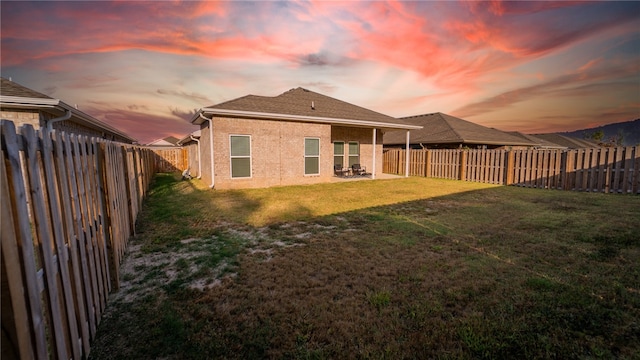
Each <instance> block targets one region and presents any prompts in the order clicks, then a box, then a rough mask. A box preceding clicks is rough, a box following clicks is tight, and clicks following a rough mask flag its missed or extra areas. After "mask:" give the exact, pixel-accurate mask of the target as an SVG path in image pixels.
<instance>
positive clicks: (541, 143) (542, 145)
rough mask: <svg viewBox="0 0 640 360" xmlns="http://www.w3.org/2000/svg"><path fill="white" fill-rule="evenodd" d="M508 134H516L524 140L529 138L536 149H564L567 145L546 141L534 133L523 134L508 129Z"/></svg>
mask: <svg viewBox="0 0 640 360" xmlns="http://www.w3.org/2000/svg"><path fill="white" fill-rule="evenodd" d="M509 134H511V135H513V136H517V137H520V138H523V139H526V140H529V141H531V142H533V143H536V146H535V148H536V149H544V150H565V149H566V148H567V147H566V146H562V145H558V144H556V143H552V142H550V141H547V140H545V139H543V138H539V137H536V136H534V135H529V134H523V133H521V132H518V131H510V132H509Z"/></svg>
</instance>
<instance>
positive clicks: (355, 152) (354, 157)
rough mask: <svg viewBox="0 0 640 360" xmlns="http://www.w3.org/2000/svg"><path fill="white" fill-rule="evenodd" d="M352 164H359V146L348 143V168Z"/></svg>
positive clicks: (355, 143)
mask: <svg viewBox="0 0 640 360" xmlns="http://www.w3.org/2000/svg"><path fill="white" fill-rule="evenodd" d="M353 164H360V144H358V143H357V142H350V143H349V167H351V166H352V165H353Z"/></svg>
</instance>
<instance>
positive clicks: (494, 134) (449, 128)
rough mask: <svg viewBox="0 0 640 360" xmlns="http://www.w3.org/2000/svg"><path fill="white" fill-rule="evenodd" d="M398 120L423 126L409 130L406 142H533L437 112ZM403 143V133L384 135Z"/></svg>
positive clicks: (390, 142)
mask: <svg viewBox="0 0 640 360" xmlns="http://www.w3.org/2000/svg"><path fill="white" fill-rule="evenodd" d="M401 120H406V121H407V122H409V123H411V124H414V125H421V126H422V127H423V128H422V129H420V130H412V131H411V134H410V143H412V144H419V143H422V144H425V145H427V144H473V145H516V146H534V145H536V144H535V143H534V142H532V141H529V140H527V139H522V138H519V137H516V136H513V135H510V134H507V133H506V132H503V131H500V130H496V129H492V128H488V127H485V126H482V125H478V124H475V123H472V122H470V121H466V120H462V119H460V118H457V117H454V116H451V115H447V114H443V113H439V112H438V113H433V114H424V115H417V116H409V117H404V118H401ZM405 143H406V133H404V132H400V131H390V132H388V133H386V134H385V135H384V144H385V145H398V144H405Z"/></svg>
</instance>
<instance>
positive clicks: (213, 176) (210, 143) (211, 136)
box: [198, 113, 216, 189]
mask: <svg viewBox="0 0 640 360" xmlns="http://www.w3.org/2000/svg"><path fill="white" fill-rule="evenodd" d="M198 116H200V117H201V118H202V119H203V120H207V121H208V122H209V154H210V155H211V185H209V187H210V188H212V189H213V187H214V186H215V185H216V182H215V171H214V170H215V169H214V161H213V120H211V119H209V118H207V117H206V116H202V113H198Z"/></svg>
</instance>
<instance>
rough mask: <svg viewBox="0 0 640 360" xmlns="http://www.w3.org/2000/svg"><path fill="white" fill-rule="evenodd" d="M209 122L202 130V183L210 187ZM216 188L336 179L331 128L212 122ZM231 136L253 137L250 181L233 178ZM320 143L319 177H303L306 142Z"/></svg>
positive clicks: (287, 123)
mask: <svg viewBox="0 0 640 360" xmlns="http://www.w3.org/2000/svg"><path fill="white" fill-rule="evenodd" d="M208 125H209V124H208V122H205V123H204V124H203V126H202V129H201V130H202V133H201V137H200V141H201V143H200V150H201V154H202V179H203V180H204V181H205V182H208V183H209V184H210V183H211V157H210V148H209V146H210V145H209V129H208ZM213 133H214V135H213V137H214V158H215V173H214V175H215V184H214V185H215V188H216V189H239V188H262V187H270V186H284V185H301V184H315V183H319V182H327V181H330V179H331V177H332V176H333V147H332V144H331V126H330V125H327V124H309V123H301V122H291V121H271V120H252V119H233V118H214V119H213ZM230 135H250V136H251V177H250V178H231V162H230V152H229V151H230V149H229V136H230ZM306 137H313V138H318V139H320V174H319V175H305V174H304V139H305V138H306Z"/></svg>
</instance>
